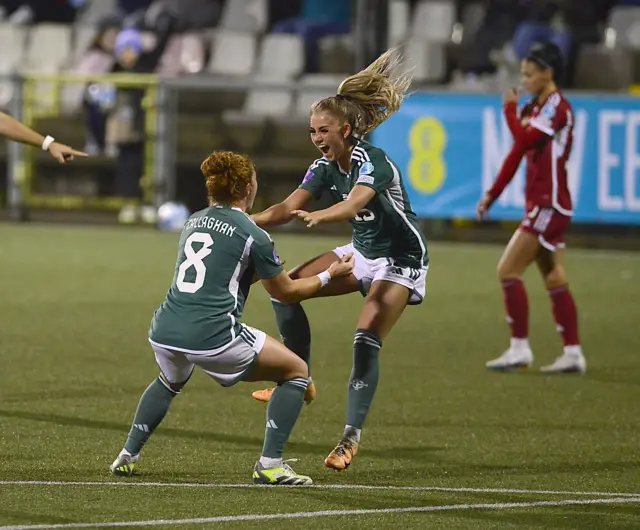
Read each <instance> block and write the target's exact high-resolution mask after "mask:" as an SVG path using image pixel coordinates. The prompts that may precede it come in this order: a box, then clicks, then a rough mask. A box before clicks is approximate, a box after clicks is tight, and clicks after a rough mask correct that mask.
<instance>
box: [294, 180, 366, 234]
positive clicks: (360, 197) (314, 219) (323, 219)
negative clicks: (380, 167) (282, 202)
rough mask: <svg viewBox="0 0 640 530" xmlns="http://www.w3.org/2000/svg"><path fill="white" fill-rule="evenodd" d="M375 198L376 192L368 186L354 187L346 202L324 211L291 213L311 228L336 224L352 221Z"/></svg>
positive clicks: (296, 211)
mask: <svg viewBox="0 0 640 530" xmlns="http://www.w3.org/2000/svg"><path fill="white" fill-rule="evenodd" d="M375 196H376V190H374V189H373V188H370V187H368V186H362V185H356V186H354V188H353V189H352V190H351V193H349V196H348V197H347V199H346V200H344V201H342V202H339V203H337V204H334V205H333V206H331V207H329V208H326V209H324V210H318V211H316V212H311V213H309V212H305V211H304V210H295V211H293V212H292V213H293V214H294V215H296V216H297V217H298V218H299V219H300V220H301V221H304V222H305V223H307V227H308V228H311V227H312V226H314V225H317V224H320V223H338V222H340V221H347V220H349V219H353V218H354V217H355V216H356V214H357V213H358V212H359V211H360V210H362V209H363V208H364V207H365V206H366V205H367V204H368V203H369V202H370V201H371V199H373V198H374V197H375Z"/></svg>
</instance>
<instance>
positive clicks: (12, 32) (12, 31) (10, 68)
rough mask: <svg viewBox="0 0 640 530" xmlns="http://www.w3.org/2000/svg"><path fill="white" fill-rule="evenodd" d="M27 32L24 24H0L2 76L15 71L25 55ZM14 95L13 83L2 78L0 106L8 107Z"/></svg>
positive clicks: (0, 69) (0, 73)
mask: <svg viewBox="0 0 640 530" xmlns="http://www.w3.org/2000/svg"><path fill="white" fill-rule="evenodd" d="M25 44H26V32H25V30H24V28H23V27H22V26H18V25H15V24H6V23H2V24H0V50H2V51H1V52H0V76H10V75H11V74H13V73H15V72H16V70H17V68H18V66H19V65H20V64H21V61H22V59H23V56H24V48H25ZM12 97H13V84H12V83H11V81H9V80H0V108H4V107H6V106H7V105H8V104H9V102H10V101H11V98H12Z"/></svg>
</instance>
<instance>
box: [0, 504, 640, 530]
mask: <svg viewBox="0 0 640 530" xmlns="http://www.w3.org/2000/svg"><path fill="white" fill-rule="evenodd" d="M630 503H640V498H634V499H630V498H628V497H618V498H610V499H569V500H566V501H538V502H500V503H490V504H489V503H483V504H445V505H440V506H415V507H410V508H377V509H370V510H322V511H317V512H294V513H271V514H262V515H255V514H249V515H221V516H218V517H202V518H198V519H159V520H158V519H156V520H150V521H115V522H104V523H63V524H49V525H44V524H35V525H12V526H0V530H41V529H42V530H44V529H56V528H114V527H121V526H127V527H129V526H160V525H186V524H207V523H230V522H236V521H268V520H274V519H311V518H315V517H331V516H341V515H342V516H345V515H376V514H389V513H424V512H448V511H456V510H508V509H510V508H540V507H545V506H551V507H553V506H578V505H584V504H630Z"/></svg>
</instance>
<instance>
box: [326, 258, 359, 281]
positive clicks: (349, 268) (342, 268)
mask: <svg viewBox="0 0 640 530" xmlns="http://www.w3.org/2000/svg"><path fill="white" fill-rule="evenodd" d="M355 262H356V258H355V257H354V255H353V254H347V255H346V256H343V257H342V258H340V259H339V260H338V261H334V262H333V263H332V264H331V265H330V266H329V268H328V269H327V271H328V272H329V274H331V278H338V277H340V276H349V274H351V273H352V272H353V266H354V265H355Z"/></svg>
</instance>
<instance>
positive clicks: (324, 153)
mask: <svg viewBox="0 0 640 530" xmlns="http://www.w3.org/2000/svg"><path fill="white" fill-rule="evenodd" d="M318 149H320V151H322V154H323V155H326V154H327V153H328V152H329V151H330V149H329V146H328V145H324V144H322V145H319V146H318Z"/></svg>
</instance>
